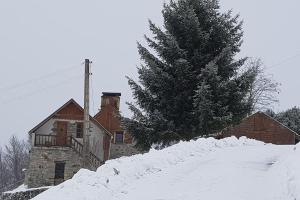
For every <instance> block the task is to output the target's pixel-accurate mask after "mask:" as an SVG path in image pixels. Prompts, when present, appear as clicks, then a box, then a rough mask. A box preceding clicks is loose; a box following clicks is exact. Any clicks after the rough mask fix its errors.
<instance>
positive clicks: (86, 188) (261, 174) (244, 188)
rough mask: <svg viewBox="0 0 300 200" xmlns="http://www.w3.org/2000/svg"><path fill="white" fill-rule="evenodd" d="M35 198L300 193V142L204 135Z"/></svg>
mask: <svg viewBox="0 0 300 200" xmlns="http://www.w3.org/2000/svg"><path fill="white" fill-rule="evenodd" d="M34 199H35V200H57V199H64V200H77V199H78V200H85V199H86V200H94V199H95V200H96V199H97V200H102V199H103V200H135V199H143V200H183V199H184V200H196V199H199V200H200V199H201V200H202V199H205V200H220V199H226V200H227V199H228V200H254V199H255V200H279V199H280V200H295V199H300V145H298V146H276V145H271V144H263V143H261V142H258V141H254V140H249V139H246V138H241V139H240V140H237V139H236V138H233V137H232V138H227V139H223V140H215V139H212V138H209V139H199V140H197V141H192V142H181V143H179V144H177V145H174V146H172V147H169V148H166V149H164V150H161V151H156V150H151V151H150V153H147V154H144V155H136V156H132V157H127V158H121V159H116V160H111V161H109V162H107V163H106V164H105V165H103V166H101V167H100V168H99V169H98V170H97V172H91V171H88V170H80V171H79V172H78V173H77V174H76V175H75V176H74V177H73V179H71V180H69V181H66V182H65V183H63V184H61V185H59V186H56V187H53V188H51V189H49V190H47V191H46V192H44V193H42V194H40V195H39V196H37V197H36V198H34Z"/></svg>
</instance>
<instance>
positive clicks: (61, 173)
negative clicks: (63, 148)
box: [54, 162, 66, 179]
mask: <svg viewBox="0 0 300 200" xmlns="http://www.w3.org/2000/svg"><path fill="white" fill-rule="evenodd" d="M65 164H66V163H64V162H56V163H55V176H54V178H57V179H64V178H65Z"/></svg>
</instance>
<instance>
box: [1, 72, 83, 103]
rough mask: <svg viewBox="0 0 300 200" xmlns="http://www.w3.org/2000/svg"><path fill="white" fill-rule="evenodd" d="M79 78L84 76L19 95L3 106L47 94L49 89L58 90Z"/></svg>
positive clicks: (5, 101) (4, 101)
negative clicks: (59, 87)
mask: <svg viewBox="0 0 300 200" xmlns="http://www.w3.org/2000/svg"><path fill="white" fill-rule="evenodd" d="M79 77H82V75H79V76H78V75H77V76H73V77H71V78H69V79H67V80H64V81H60V82H58V83H56V84H53V85H50V86H47V87H43V88H40V89H38V90H34V91H32V92H29V93H25V94H22V95H19V96H15V97H13V98H10V99H8V100H3V101H2V103H3V104H9V103H11V102H14V101H19V100H22V99H25V98H27V97H30V96H33V95H35V94H38V93H42V92H46V91H47V90H49V89H53V88H56V87H58V86H61V85H64V84H67V83H69V82H71V81H73V80H75V79H76V80H77V79H78V78H79Z"/></svg>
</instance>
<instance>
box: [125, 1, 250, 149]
mask: <svg viewBox="0 0 300 200" xmlns="http://www.w3.org/2000/svg"><path fill="white" fill-rule="evenodd" d="M162 14H163V17H164V28H160V27H157V26H156V25H155V24H154V23H152V22H151V21H150V22H149V26H150V30H151V32H152V33H153V37H152V38H150V37H148V36H145V39H146V41H147V43H148V47H145V46H143V45H141V44H139V43H138V51H139V54H140V57H141V60H142V61H143V62H142V65H141V66H140V67H139V68H138V74H139V82H135V81H134V80H132V79H131V78H129V77H128V80H129V81H128V82H129V85H130V87H131V89H132V91H133V97H134V99H135V100H136V104H132V103H130V104H129V108H130V109H131V110H132V111H133V113H134V116H133V118H132V119H125V120H124V122H125V126H126V127H127V129H128V130H129V131H130V132H131V133H132V134H133V136H134V137H135V139H136V140H137V146H138V147H140V148H142V149H149V148H150V146H151V144H153V143H163V144H166V145H168V144H169V143H170V142H172V141H178V140H189V139H192V138H194V137H196V136H203V135H208V134H212V133H215V132H216V131H219V130H220V129H222V128H224V127H225V126H227V125H229V124H232V123H237V122H239V121H240V120H241V119H242V118H243V117H245V116H246V115H247V114H248V113H249V112H250V110H251V105H250V103H249V101H247V100H246V97H247V95H249V90H250V85H251V84H252V83H253V81H254V79H255V77H254V75H253V73H251V71H250V70H248V71H247V70H246V71H243V72H241V70H240V69H241V67H242V66H243V64H244V62H245V60H246V58H242V59H238V60H236V59H235V58H236V55H237V53H238V52H239V51H240V46H241V44H242V35H243V32H242V28H241V26H242V23H241V22H240V21H239V18H238V16H232V13H231V11H229V12H226V13H221V12H220V8H219V3H218V1H217V0H178V1H171V2H170V3H169V4H165V5H164V9H163V11H162Z"/></svg>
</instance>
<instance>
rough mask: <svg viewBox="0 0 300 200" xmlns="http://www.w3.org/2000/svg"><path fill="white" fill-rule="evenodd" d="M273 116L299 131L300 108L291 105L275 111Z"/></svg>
mask: <svg viewBox="0 0 300 200" xmlns="http://www.w3.org/2000/svg"><path fill="white" fill-rule="evenodd" d="M274 118H275V119H276V120H278V121H279V122H281V123H282V124H284V125H285V126H287V127H289V128H290V129H292V130H293V131H295V132H296V133H300V108H297V107H293V108H291V109H288V110H286V111H284V112H280V113H277V114H276V115H275V117H274Z"/></svg>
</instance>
